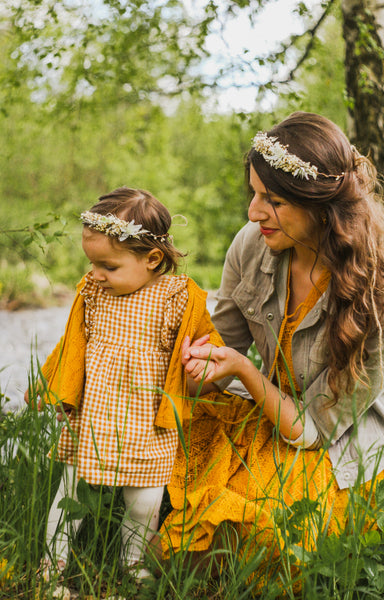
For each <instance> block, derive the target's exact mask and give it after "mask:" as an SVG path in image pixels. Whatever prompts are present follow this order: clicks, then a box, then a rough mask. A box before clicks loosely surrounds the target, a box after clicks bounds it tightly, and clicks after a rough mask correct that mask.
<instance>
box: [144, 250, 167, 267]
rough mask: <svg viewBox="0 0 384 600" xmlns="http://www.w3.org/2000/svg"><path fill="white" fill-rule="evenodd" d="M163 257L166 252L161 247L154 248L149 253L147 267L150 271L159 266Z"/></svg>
mask: <svg viewBox="0 0 384 600" xmlns="http://www.w3.org/2000/svg"><path fill="white" fill-rule="evenodd" d="M163 258H164V252H162V251H161V250H160V249H159V248H153V250H151V251H150V252H148V254H147V268H148V269H149V270H150V271H153V270H154V269H156V267H158V266H159V264H160V263H161V261H162V260H163Z"/></svg>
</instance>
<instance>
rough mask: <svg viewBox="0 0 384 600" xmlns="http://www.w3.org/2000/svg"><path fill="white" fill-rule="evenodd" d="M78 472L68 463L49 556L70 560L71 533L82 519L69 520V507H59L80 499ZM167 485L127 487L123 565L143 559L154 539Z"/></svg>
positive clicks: (51, 522)
mask: <svg viewBox="0 0 384 600" xmlns="http://www.w3.org/2000/svg"><path fill="white" fill-rule="evenodd" d="M76 486H77V480H76V473H75V470H74V468H73V466H72V465H65V467H64V473H63V477H62V479H61V482H60V486H59V489H58V491H57V494H56V496H55V499H54V501H53V504H52V507H51V510H50V511H49V516H48V526H47V537H46V543H47V549H48V555H47V558H49V559H51V560H53V561H54V563H56V564H57V563H58V562H59V561H62V563H61V564H62V565H64V564H66V562H67V558H68V551H69V539H70V534H71V533H72V535H74V534H76V532H77V531H78V529H79V527H80V524H81V520H73V521H67V520H66V519H65V518H64V517H65V511H64V509H62V508H59V507H58V504H59V502H60V500H61V499H62V498H65V497H69V498H73V499H74V500H77V494H76ZM163 492H164V487H163V486H161V487H146V488H138V487H123V497H124V503H125V509H126V513H125V515H124V518H123V523H122V526H121V539H122V544H121V551H120V561H121V565H122V566H127V567H132V566H134V565H137V564H138V563H140V561H141V560H142V557H143V554H144V552H145V548H146V545H147V543H148V542H149V541H150V540H151V539H152V537H153V535H154V534H155V532H156V531H157V527H158V524H159V513H160V505H161V501H162V498H163Z"/></svg>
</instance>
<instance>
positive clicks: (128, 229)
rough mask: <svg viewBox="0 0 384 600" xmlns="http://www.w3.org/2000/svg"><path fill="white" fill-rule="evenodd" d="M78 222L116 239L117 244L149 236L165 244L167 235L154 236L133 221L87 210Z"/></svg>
mask: <svg viewBox="0 0 384 600" xmlns="http://www.w3.org/2000/svg"><path fill="white" fill-rule="evenodd" d="M80 220H81V221H82V223H83V224H84V225H87V226H88V227H90V228H91V229H95V230H96V231H100V232H101V233H105V235H110V236H113V237H117V239H118V240H119V242H124V241H125V240H126V239H128V238H137V239H138V238H140V236H142V235H146V236H150V237H153V238H155V239H159V240H160V241H161V242H165V240H166V239H167V237H169V234H168V233H163V234H160V235H156V234H154V233H151V232H150V231H148V230H147V229H143V226H142V225H135V221H134V220H132V221H123V220H122V219H119V218H118V217H116V216H115V215H111V214H109V215H100V214H99V213H93V212H91V211H89V210H87V211H85V212H83V213H81V215H80Z"/></svg>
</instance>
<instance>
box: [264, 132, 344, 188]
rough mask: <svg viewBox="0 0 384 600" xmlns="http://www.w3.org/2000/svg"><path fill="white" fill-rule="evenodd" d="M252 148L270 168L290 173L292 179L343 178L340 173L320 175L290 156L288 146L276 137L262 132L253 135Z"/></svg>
mask: <svg viewBox="0 0 384 600" xmlns="http://www.w3.org/2000/svg"><path fill="white" fill-rule="evenodd" d="M252 148H254V149H255V150H256V151H257V152H259V153H260V154H261V155H262V157H263V158H264V160H265V161H266V162H267V163H268V164H270V165H271V167H273V168H274V169H281V170H282V171H285V172H286V173H292V175H293V177H300V178H301V179H309V178H310V177H313V179H317V176H318V175H322V176H323V177H329V178H331V177H332V178H335V179H336V181H338V180H339V179H341V178H342V177H343V176H344V173H340V175H327V174H326V173H320V172H319V170H318V168H317V167H316V166H315V165H311V163H309V162H305V161H304V160H301V158H299V157H298V156H296V154H291V153H290V152H288V150H287V148H288V146H283V145H282V144H280V142H278V141H277V138H276V137H268V135H267V134H266V133H265V132H264V131H259V132H258V133H257V134H256V135H255V137H254V138H253V140H252Z"/></svg>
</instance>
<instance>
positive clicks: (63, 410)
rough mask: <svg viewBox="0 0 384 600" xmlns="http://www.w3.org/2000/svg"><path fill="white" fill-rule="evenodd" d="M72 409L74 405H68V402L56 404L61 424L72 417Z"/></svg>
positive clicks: (57, 416) (57, 415)
mask: <svg viewBox="0 0 384 600" xmlns="http://www.w3.org/2000/svg"><path fill="white" fill-rule="evenodd" d="M72 409H73V406H72V404H67V403H66V402H60V403H59V404H56V413H57V414H56V419H57V420H58V421H59V422H60V423H61V421H65V417H67V418H69V417H70V415H71V412H72Z"/></svg>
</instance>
